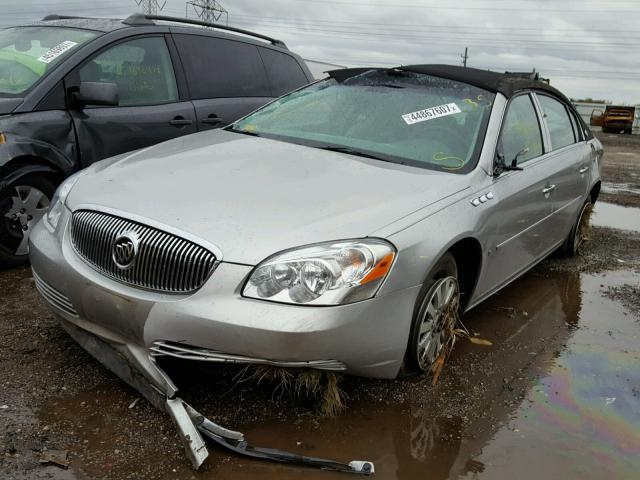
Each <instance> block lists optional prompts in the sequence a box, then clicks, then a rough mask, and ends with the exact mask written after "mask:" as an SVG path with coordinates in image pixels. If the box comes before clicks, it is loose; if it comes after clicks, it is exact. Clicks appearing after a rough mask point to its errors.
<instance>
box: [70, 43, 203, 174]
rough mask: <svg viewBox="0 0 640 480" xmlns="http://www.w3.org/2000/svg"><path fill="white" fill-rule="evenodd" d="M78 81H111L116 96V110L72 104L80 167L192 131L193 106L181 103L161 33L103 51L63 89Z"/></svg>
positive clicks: (72, 75)
mask: <svg viewBox="0 0 640 480" xmlns="http://www.w3.org/2000/svg"><path fill="white" fill-rule="evenodd" d="M80 82H98V83H101V82H105V83H114V84H116V86H117V89H118V95H119V103H118V105H117V106H97V105H87V106H82V107H80V106H74V105H72V106H71V108H70V113H71V117H72V118H73V123H74V126H75V128H76V133H77V136H78V146H79V152H80V161H81V164H82V166H83V167H86V166H88V165H90V164H91V163H93V162H95V161H97V160H102V159H103V158H108V157H111V156H114V155H118V154H120V153H124V152H129V151H132V150H137V149H139V148H144V147H148V146H150V145H154V144H156V143H160V142H163V141H165V140H169V139H171V138H174V137H179V136H182V135H187V134H189V133H195V132H196V122H195V111H194V108H193V104H192V103H191V102H190V101H181V100H180V95H179V91H178V86H177V82H176V76H175V73H174V66H173V63H172V60H171V55H170V53H169V49H168V47H167V43H166V41H165V38H164V36H162V35H154V36H143V37H134V38H130V39H128V40H125V41H123V42H119V43H117V44H115V45H111V46H109V47H106V48H105V49H103V50H101V51H100V52H99V53H98V54H96V55H95V56H93V57H91V58H90V59H89V60H88V61H86V62H84V63H83V64H82V65H80V67H79V68H77V69H76V70H75V71H74V72H72V73H71V74H69V75H68V76H67V78H66V79H65V84H66V87H67V91H73V90H74V89H76V90H77V88H78V87H79V85H80Z"/></svg>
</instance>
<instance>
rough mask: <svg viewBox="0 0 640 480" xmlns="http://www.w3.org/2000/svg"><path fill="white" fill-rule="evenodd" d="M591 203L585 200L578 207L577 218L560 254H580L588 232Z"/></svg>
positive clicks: (568, 255) (569, 255) (566, 255)
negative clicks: (579, 207) (580, 206)
mask: <svg viewBox="0 0 640 480" xmlns="http://www.w3.org/2000/svg"><path fill="white" fill-rule="evenodd" d="M592 209H593V205H592V203H591V202H589V201H586V202H585V203H584V205H583V206H582V208H581V209H580V214H579V215H578V220H577V221H576V223H575V224H574V225H573V228H572V229H571V232H569V236H568V237H567V239H566V240H565V242H564V245H563V246H562V254H563V255H564V256H565V257H575V256H577V255H580V253H581V252H582V248H583V247H584V245H585V243H586V241H587V239H588V233H589V219H590V217H591V210H592Z"/></svg>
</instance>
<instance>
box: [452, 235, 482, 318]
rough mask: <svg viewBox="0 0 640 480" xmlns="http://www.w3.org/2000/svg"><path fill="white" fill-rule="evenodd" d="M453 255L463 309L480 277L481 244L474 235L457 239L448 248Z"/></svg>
mask: <svg viewBox="0 0 640 480" xmlns="http://www.w3.org/2000/svg"><path fill="white" fill-rule="evenodd" d="M447 251H448V252H449V253H451V254H452V255H453V258H454V259H455V261H456V266H457V268H458V284H459V286H460V304H461V305H462V308H463V309H464V308H465V307H466V305H468V304H469V300H470V299H471V297H472V295H473V292H474V290H475V288H476V284H477V283H478V278H479V277H480V270H481V268H482V246H481V244H480V242H479V241H478V240H477V239H476V238H474V237H464V238H462V239H460V240H457V241H456V242H455V243H454V244H453V245H451V246H450V247H449V248H448V250H447Z"/></svg>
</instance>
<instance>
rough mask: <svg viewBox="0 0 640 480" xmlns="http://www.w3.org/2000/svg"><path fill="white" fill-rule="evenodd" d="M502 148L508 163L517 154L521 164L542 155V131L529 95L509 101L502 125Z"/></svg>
mask: <svg viewBox="0 0 640 480" xmlns="http://www.w3.org/2000/svg"><path fill="white" fill-rule="evenodd" d="M500 148H501V149H502V152H501V153H502V154H503V155H504V160H505V162H506V163H507V164H508V165H510V164H511V162H512V161H513V159H514V158H516V156H517V157H518V164H520V163H523V162H526V161H527V160H531V159H532V158H536V157H539V156H540V155H542V132H541V131H540V123H539V122H538V115H537V114H536V110H535V107H534V106H533V102H532V101H531V97H530V96H529V95H520V96H518V97H515V98H513V99H512V100H511V102H509V107H508V109H507V114H506V116H505V119H504V123H503V125H502V134H501V137H500ZM520 152H523V153H520ZM518 154H520V155H518Z"/></svg>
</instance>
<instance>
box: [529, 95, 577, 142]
mask: <svg viewBox="0 0 640 480" xmlns="http://www.w3.org/2000/svg"><path fill="white" fill-rule="evenodd" d="M538 101H539V102H540V107H541V108H542V112H543V113H544V120H545V122H546V124H547V127H548V128H549V135H550V136H551V150H558V149H559V148H562V147H566V146H567V145H571V144H572V143H575V137H574V135H573V128H572V126H571V120H570V119H569V113H568V112H567V108H566V107H565V106H564V105H563V104H562V103H560V102H559V101H558V100H556V99H555V98H551V97H549V96H548V95H538Z"/></svg>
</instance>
